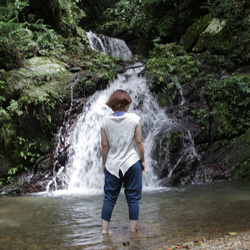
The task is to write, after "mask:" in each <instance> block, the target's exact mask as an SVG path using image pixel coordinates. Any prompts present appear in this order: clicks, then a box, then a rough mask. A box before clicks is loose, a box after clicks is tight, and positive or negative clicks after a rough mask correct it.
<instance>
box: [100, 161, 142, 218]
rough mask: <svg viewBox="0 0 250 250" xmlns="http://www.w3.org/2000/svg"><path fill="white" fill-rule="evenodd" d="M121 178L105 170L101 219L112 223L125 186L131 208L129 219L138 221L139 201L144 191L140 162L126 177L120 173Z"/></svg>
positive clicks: (132, 167)
mask: <svg viewBox="0 0 250 250" xmlns="http://www.w3.org/2000/svg"><path fill="white" fill-rule="evenodd" d="M119 176H120V178H117V177H116V176H114V175H112V174H110V173H109V172H108V171H107V170H106V169H105V184H104V193H105V197H104V200H103V207H102V216H101V217H102V219H103V220H106V221H110V218H111V215H112V212H113V209H114V206H115V204H116V201H117V198H118V196H119V193H120V190H121V187H122V184H123V186H124V188H125V195H126V199H127V203H128V207H129V219H130V220H138V217H139V200H140V199H141V191H142V166H141V163H140V161H138V162H137V163H135V164H134V165H133V166H131V167H130V168H129V169H128V171H127V172H126V173H125V175H124V176H123V174H122V172H121V171H120V172H119Z"/></svg>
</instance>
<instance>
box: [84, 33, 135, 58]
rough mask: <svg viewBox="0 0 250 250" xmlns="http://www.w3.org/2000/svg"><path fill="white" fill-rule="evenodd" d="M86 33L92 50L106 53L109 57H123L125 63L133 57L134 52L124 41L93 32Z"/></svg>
mask: <svg viewBox="0 0 250 250" xmlns="http://www.w3.org/2000/svg"><path fill="white" fill-rule="evenodd" d="M86 33H87V37H88V39H89V44H90V47H91V48H92V49H95V50H98V51H100V52H104V53H106V54H107V55H109V56H113V57H121V58H122V59H123V60H124V61H127V60H129V59H130V58H131V57H132V52H131V51H130V49H129V48H128V46H127V45H126V43H125V42H124V41H123V40H121V39H117V38H110V37H107V36H105V35H102V34H95V33H93V32H91V31H89V32H86Z"/></svg>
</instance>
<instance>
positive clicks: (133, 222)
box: [129, 220, 138, 233]
mask: <svg viewBox="0 0 250 250" xmlns="http://www.w3.org/2000/svg"><path fill="white" fill-rule="evenodd" d="M137 222H138V221H137V220H130V221H129V224H130V232H132V233H133V232H136V231H137V229H136V226H137Z"/></svg>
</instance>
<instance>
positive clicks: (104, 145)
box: [101, 128, 109, 173]
mask: <svg viewBox="0 0 250 250" xmlns="http://www.w3.org/2000/svg"><path fill="white" fill-rule="evenodd" d="M101 139H102V168H103V173H105V164H106V160H107V156H108V152H109V142H108V138H107V135H106V132H105V130H104V129H103V128H101Z"/></svg>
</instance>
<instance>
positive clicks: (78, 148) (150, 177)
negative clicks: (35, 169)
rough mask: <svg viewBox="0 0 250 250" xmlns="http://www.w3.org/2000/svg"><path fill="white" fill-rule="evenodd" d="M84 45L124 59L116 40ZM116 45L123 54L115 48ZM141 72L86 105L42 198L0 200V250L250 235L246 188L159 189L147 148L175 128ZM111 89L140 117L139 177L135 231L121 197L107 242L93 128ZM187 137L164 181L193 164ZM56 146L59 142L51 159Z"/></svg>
mask: <svg viewBox="0 0 250 250" xmlns="http://www.w3.org/2000/svg"><path fill="white" fill-rule="evenodd" d="M88 37H89V39H90V41H92V42H93V44H94V41H95V44H97V45H98V46H97V47H98V48H104V47H105V46H106V45H108V46H111V48H109V49H108V50H107V53H111V55H112V56H117V55H118V56H119V53H122V55H123V58H124V60H128V59H129V58H130V57H131V53H130V51H129V50H128V49H127V48H126V44H124V42H122V41H120V40H115V41H113V40H112V42H111V41H109V39H108V41H106V40H105V41H106V42H105V44H104V45H105V46H103V44H102V41H101V40H100V37H96V35H95V34H93V33H89V34H88ZM101 38H102V39H104V38H105V37H102V36H101ZM91 39H92V40H91ZM105 39H106V38H105ZM117 42H118V44H120V43H121V45H122V46H120V45H119V46H116V45H117ZM114 48H115V49H114ZM114 52H115V53H114ZM118 52H119V53H118ZM112 53H114V54H112ZM143 67H144V66H143V65H142V64H140V63H136V64H132V65H129V67H128V69H127V70H124V72H123V73H121V74H118V77H117V80H116V81H115V82H114V83H112V84H111V85H110V86H109V87H108V88H107V89H105V90H102V91H97V92H96V93H95V94H94V95H93V96H91V97H90V98H89V99H88V100H87V102H86V105H85V106H84V109H83V112H82V114H81V115H80V117H79V119H78V121H77V122H76V124H75V126H74V127H73V128H71V133H70V136H69V138H66V139H65V138H64V139H65V141H68V145H69V155H68V161H67V164H66V165H65V166H63V167H62V168H61V169H60V171H57V172H56V171H55V173H54V176H53V179H51V181H49V182H48V185H47V188H46V191H45V192H42V193H34V194H31V195H25V196H19V197H0V249H6V250H9V249H25V250H26V249H32V250H34V249H167V246H168V245H170V244H174V243H176V244H178V243H181V242H187V241H196V240H202V239H204V238H209V237H216V236H222V235H224V234H228V233H229V232H240V231H242V230H245V229H249V228H250V213H249V211H250V183H249V182H241V183H234V182H225V183H217V184H204V185H190V186H181V187H175V188H169V187H162V186H161V181H162V180H159V179H158V177H157V175H156V174H155V168H156V167H157V162H156V160H155V159H154V158H153V157H152V156H151V153H152V150H153V149H154V147H155V144H154V141H155V138H156V137H157V135H159V133H160V132H161V131H165V132H168V131H169V130H171V129H172V128H175V127H176V126H177V127H178V126H180V124H179V122H178V121H177V120H176V119H174V118H169V117H168V116H167V114H166V112H165V110H163V109H162V108H161V107H159V105H158V104H157V102H156V101H155V100H154V98H153V96H152V94H151V93H150V91H149V89H148V86H147V82H146V80H145V79H144V78H143V77H141V76H140V73H141V72H142V70H143ZM116 89H124V90H126V91H128V92H129V93H130V95H131V97H132V100H133V102H132V104H131V107H130V110H129V112H133V113H136V114H138V115H139V116H140V117H141V124H142V132H143V140H144V147H145V159H146V160H145V162H146V173H145V174H143V193H142V199H141V201H140V218H139V225H138V229H139V231H138V232H137V233H134V234H130V232H129V228H128V226H129V225H128V209H127V203H126V200H125V196H124V193H123V191H122V192H121V195H120V197H119V199H118V201H117V205H116V206H115V209H114V212H113V216H112V219H111V223H110V230H109V232H110V234H109V235H106V236H103V235H102V234H101V218H100V214H101V209H102V202H103V183H104V175H103V173H102V171H101V148H100V126H99V124H100V121H101V119H102V118H103V116H104V115H106V114H109V113H110V112H111V110H110V109H109V108H108V107H107V106H106V105H105V103H106V102H107V100H108V97H109V96H110V94H111V93H112V92H113V91H115V90H116ZM181 101H182V102H183V101H185V100H181ZM60 131H61V130H60ZM186 135H187V136H186V138H185V141H183V145H182V148H183V150H182V151H181V155H180V158H179V159H176V163H175V164H173V166H172V168H171V169H169V171H168V176H167V178H171V175H172V173H173V172H174V171H175V170H176V167H178V164H179V162H180V161H182V160H183V159H184V158H186V159H188V161H192V159H194V160H197V161H199V155H198V154H197V152H196V150H195V147H194V143H193V139H192V135H191V133H190V132H189V130H188V129H187V132H186ZM59 137H61V133H60V132H59V134H58V138H59ZM59 145H60V140H59V142H58V147H56V150H55V154H57V153H58V149H59ZM58 180H60V181H61V182H64V183H66V185H65V186H64V188H63V189H62V190H57V181H58ZM52 186H53V187H54V188H52ZM51 190H53V191H51Z"/></svg>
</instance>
